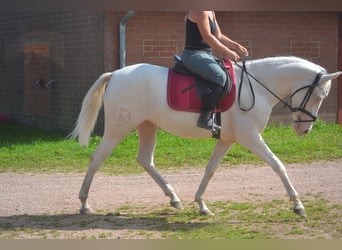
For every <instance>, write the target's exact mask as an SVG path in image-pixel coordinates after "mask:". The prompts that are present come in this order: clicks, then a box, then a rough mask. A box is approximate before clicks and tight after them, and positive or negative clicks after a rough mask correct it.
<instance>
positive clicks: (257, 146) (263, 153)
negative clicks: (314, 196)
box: [239, 134, 306, 217]
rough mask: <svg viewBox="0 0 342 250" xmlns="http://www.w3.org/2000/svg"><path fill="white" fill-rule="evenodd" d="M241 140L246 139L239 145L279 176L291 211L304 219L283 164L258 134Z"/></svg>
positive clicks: (300, 205) (304, 214)
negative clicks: (291, 208)
mask: <svg viewBox="0 0 342 250" xmlns="http://www.w3.org/2000/svg"><path fill="white" fill-rule="evenodd" d="M243 138H248V139H246V140H245V141H239V143H240V144H241V145H244V146H246V147H247V148H248V149H249V150H251V151H252V152H253V153H255V154H256V155H258V156H259V157H260V158H262V159H263V160H264V161H265V162H267V163H268V164H269V165H270V166H271V167H272V169H273V170H274V171H275V172H276V173H277V174H278V175H279V177H280V179H281V181H282V183H283V184H284V186H285V188H286V191H287V193H288V195H289V197H290V200H291V201H292V202H293V203H294V205H293V211H294V212H295V213H296V214H298V215H300V216H303V217H306V213H305V209H304V206H303V204H302V202H301V201H300V199H299V197H298V193H297V191H296V190H295V188H294V187H293V185H292V183H291V181H290V178H289V177H288V175H287V171H286V168H285V166H284V165H283V163H282V162H281V161H280V160H279V159H278V157H277V156H276V155H275V154H273V152H272V151H271V150H270V149H269V147H268V146H267V145H266V143H265V142H264V140H263V138H262V137H261V135H260V134H258V135H257V136H255V135H254V136H253V135H250V136H244V137H243Z"/></svg>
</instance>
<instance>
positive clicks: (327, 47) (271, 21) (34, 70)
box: [0, 11, 342, 131]
mask: <svg viewBox="0 0 342 250" xmlns="http://www.w3.org/2000/svg"><path fill="white" fill-rule="evenodd" d="M126 14H127V12H125V11H108V12H101V11H99V12H94V11H82V12H81V11H76V12H72V11H60V12H38V11H36V12H11V13H5V12H2V13H1V14H0V114H1V113H2V114H4V113H6V114H8V115H9V116H10V117H11V118H14V119H17V120H19V121H22V122H24V123H27V124H31V125H34V126H38V127H42V128H45V129H50V130H51V129H52V130H62V131H70V130H71V129H72V127H73V124H74V122H75V120H76V118H77V115H78V112H79V110H80V106H81V102H82V99H83V97H84V95H85V93H86V91H87V90H88V89H89V87H90V86H91V84H92V83H93V82H94V80H96V79H97V77H98V76H99V75H100V74H102V73H103V72H105V71H113V70H115V69H118V68H119V59H120V53H119V52H120V47H119V34H120V31H119V24H120V21H121V20H122V19H123V17H124V16H125V15H126ZM184 15H185V13H184V12H166V11H155V12H146V11H136V12H134V15H133V16H132V17H131V18H130V19H129V20H128V21H127V24H126V43H125V44H126V51H127V55H126V60H125V62H126V65H130V64H134V63H140V62H148V63H153V64H158V65H162V66H171V65H172V63H173V59H172V56H173V54H176V53H178V54H180V53H181V51H182V48H183V45H184ZM216 15H217V19H218V21H219V23H220V26H221V29H222V30H223V32H224V33H226V34H228V35H229V36H230V37H231V38H232V39H234V40H236V41H238V42H240V43H241V44H244V45H245V46H246V47H247V48H248V49H249V51H250V58H262V57H268V56H280V55H294V56H299V57H303V58H306V59H308V60H311V61H313V62H315V63H317V64H320V65H321V66H323V67H325V68H326V69H327V70H328V71H331V72H332V71H337V70H338V69H340V70H341V65H339V61H340V64H341V62H342V60H341V56H339V53H340V55H341V51H342V50H341V49H342V48H341V44H342V38H341V33H342V32H341V29H342V21H341V20H342V17H341V15H339V13H336V12H216ZM339 30H340V31H339ZM339 47H340V49H339ZM339 58H340V60H339ZM340 81H341V80H340ZM336 83H337V82H336ZM340 92H341V88H340ZM340 95H341V94H340ZM340 99H341V97H339V89H338V85H337V84H334V86H333V87H332V91H331V93H330V95H329V98H328V100H326V101H325V103H324V104H323V106H322V108H321V111H320V117H322V118H323V119H325V120H327V121H329V122H336V121H337V120H340V119H341V114H340V115H339V107H342V104H341V103H339V102H341V100H340ZM287 112H288V111H286V110H285V109H284V108H283V107H282V106H277V107H276V108H275V109H274V112H273V114H272V119H273V120H281V121H289V120H290V118H289V117H288V116H286V118H284V116H283V114H285V113H286V114H287ZM102 119H103V116H102V114H101V116H100V119H99V126H98V129H100V128H101V127H102Z"/></svg>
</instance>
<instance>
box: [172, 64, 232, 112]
mask: <svg viewBox="0 0 342 250" xmlns="http://www.w3.org/2000/svg"><path fill="white" fill-rule="evenodd" d="M225 64H226V68H227V70H228V72H229V74H230V76H231V79H232V88H231V91H230V92H229V94H228V95H227V96H226V97H224V98H223V99H222V100H221V101H220V105H219V107H218V109H217V110H216V111H217V112H224V111H226V110H228V109H230V108H231V106H232V105H233V103H234V101H235V97H236V81H235V73H234V69H233V65H232V63H231V62H230V61H228V60H227V61H225ZM194 82H195V77H194V76H193V75H183V74H179V73H176V72H175V71H174V70H173V69H172V68H170V69H169V74H168V82H167V102H168V104H169V106H170V107H171V108H172V109H174V110H177V111H186V112H195V113H200V112H201V108H202V101H201V100H200V98H199V97H198V95H197V90H196V87H195V86H193V87H191V85H192V84H193V83H194ZM187 88H188V89H187ZM185 89H186V90H185ZM183 90H185V91H183Z"/></svg>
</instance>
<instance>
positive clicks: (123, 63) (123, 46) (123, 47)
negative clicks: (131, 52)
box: [120, 10, 134, 68]
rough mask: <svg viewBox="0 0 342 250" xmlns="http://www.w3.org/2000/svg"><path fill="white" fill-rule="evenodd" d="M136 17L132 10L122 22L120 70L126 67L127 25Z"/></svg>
mask: <svg viewBox="0 0 342 250" xmlns="http://www.w3.org/2000/svg"><path fill="white" fill-rule="evenodd" d="M133 15H134V11H132V10H130V11H128V12H127V14H126V15H125V16H124V17H123V18H122V19H121V21H120V68H123V67H125V66H126V24H127V22H128V20H129V19H131V17H132V16H133Z"/></svg>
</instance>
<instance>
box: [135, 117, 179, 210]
mask: <svg viewBox="0 0 342 250" xmlns="http://www.w3.org/2000/svg"><path fill="white" fill-rule="evenodd" d="M136 130H137V132H138V134H139V153H138V158H137V161H138V163H139V164H140V165H141V166H143V168H144V169H145V170H146V171H147V173H148V174H149V175H150V176H151V177H152V178H153V180H154V181H155V182H156V183H157V184H158V185H159V186H160V188H161V189H162V190H163V192H164V193H165V195H166V196H168V197H170V204H171V206H172V207H174V208H177V209H183V204H182V202H181V200H180V199H179V198H178V196H177V194H176V193H175V191H174V189H173V188H172V186H171V185H170V184H169V183H168V182H167V181H166V180H165V179H164V178H163V177H162V176H161V175H160V174H159V172H158V171H157V169H156V168H155V166H154V160H153V154H154V148H155V144H156V135H157V130H158V127H157V126H156V125H155V124H153V123H151V122H148V121H146V122H143V123H142V124H140V125H139V126H138V127H137V129H136Z"/></svg>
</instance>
